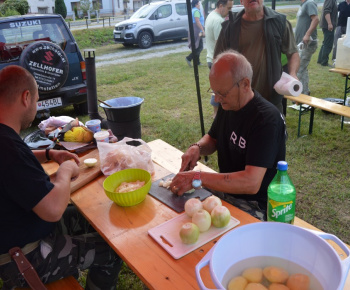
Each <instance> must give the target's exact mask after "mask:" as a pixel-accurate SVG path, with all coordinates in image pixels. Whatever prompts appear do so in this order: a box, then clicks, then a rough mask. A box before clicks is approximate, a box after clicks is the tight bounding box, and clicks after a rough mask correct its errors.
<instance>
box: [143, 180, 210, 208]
mask: <svg viewBox="0 0 350 290" xmlns="http://www.w3.org/2000/svg"><path fill="white" fill-rule="evenodd" d="M174 176H175V174H173V173H172V174H169V175H167V176H165V177H163V178H162V179H159V180H157V181H154V182H152V186H151V189H150V191H149V194H150V195H152V196H153V197H154V198H156V199H158V200H159V201H160V202H162V203H164V204H166V205H167V206H168V207H170V208H171V209H173V210H175V211H176V212H179V213H180V212H183V211H184V210H185V202H186V201H187V200H189V199H190V198H193V197H194V198H199V199H200V200H204V199H206V198H207V197H208V196H211V195H212V194H211V192H210V191H208V190H206V189H204V188H201V189H197V190H195V191H194V192H192V193H185V194H184V195H183V196H177V195H176V194H174V193H172V191H171V190H170V189H167V188H165V187H163V186H159V182H160V181H161V180H167V179H169V178H172V177H174Z"/></svg>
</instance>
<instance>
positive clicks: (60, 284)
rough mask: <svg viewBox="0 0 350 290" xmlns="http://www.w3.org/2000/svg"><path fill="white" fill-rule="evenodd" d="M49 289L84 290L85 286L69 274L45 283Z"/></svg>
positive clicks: (24, 289)
mask: <svg viewBox="0 0 350 290" xmlns="http://www.w3.org/2000/svg"><path fill="white" fill-rule="evenodd" d="M45 287H46V288H47V289H48V290H83V289H84V288H83V287H82V286H81V285H80V284H79V282H78V281H77V280H76V279H75V278H74V277H73V276H69V277H66V278H63V279H61V280H57V281H54V282H51V283H49V284H45ZM16 290H30V288H16Z"/></svg>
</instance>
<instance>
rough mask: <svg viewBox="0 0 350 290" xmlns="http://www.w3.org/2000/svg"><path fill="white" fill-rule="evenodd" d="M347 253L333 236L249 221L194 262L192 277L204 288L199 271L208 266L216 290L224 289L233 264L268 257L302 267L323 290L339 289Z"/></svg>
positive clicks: (349, 262)
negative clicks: (343, 254)
mask: <svg viewBox="0 0 350 290" xmlns="http://www.w3.org/2000/svg"><path fill="white" fill-rule="evenodd" d="M325 239H327V240H332V241H334V242H335V243H336V244H337V245H338V246H339V247H340V248H341V249H342V250H343V251H344V252H345V253H346V255H347V258H346V259H344V260H343V261H342V260H340V258H339V256H338V254H337V252H336V251H335V250H334V249H333V248H332V247H331V246H330V245H329V244H328V243H327V242H326V241H325ZM349 253H350V251H349V249H348V248H347V247H346V245H345V244H344V243H343V242H342V241H341V240H339V239H338V238H337V237H336V236H334V235H330V234H327V233H323V232H317V231H311V230H306V229H303V228H300V227H297V226H293V225H289V224H284V223H276V222H263V223H253V224H249V225H244V226H241V227H239V228H236V229H234V230H232V231H230V232H228V233H227V234H225V235H224V236H223V237H222V238H221V239H220V240H219V241H218V242H217V243H216V244H215V246H214V247H213V248H212V249H211V250H210V251H209V252H208V253H207V254H206V255H205V257H204V258H203V259H202V260H201V261H200V262H199V263H198V264H197V265H196V278H197V282H198V285H199V287H200V288H201V289H208V288H206V287H205V286H204V283H203V281H202V278H201V276H200V270H201V269H202V268H203V267H205V266H207V265H209V269H210V275H211V278H212V280H213V282H214V284H215V286H216V287H217V289H226V287H227V284H228V282H229V280H227V275H226V277H225V274H226V273H227V272H228V271H229V269H232V266H233V265H234V264H236V263H238V262H240V261H242V260H245V259H248V258H252V257H261V256H269V257H277V258H282V259H285V260H288V261H291V262H293V263H296V264H298V265H300V266H302V267H304V268H305V269H306V270H308V271H310V272H311V274H312V275H313V276H314V277H315V278H316V279H317V280H318V281H319V282H320V284H321V285H322V287H323V289H324V290H336V289H338V290H341V289H343V287H344V283H345V280H346V277H347V273H348V271H349V267H350V256H349ZM242 270H243V269H242ZM231 278H233V277H231Z"/></svg>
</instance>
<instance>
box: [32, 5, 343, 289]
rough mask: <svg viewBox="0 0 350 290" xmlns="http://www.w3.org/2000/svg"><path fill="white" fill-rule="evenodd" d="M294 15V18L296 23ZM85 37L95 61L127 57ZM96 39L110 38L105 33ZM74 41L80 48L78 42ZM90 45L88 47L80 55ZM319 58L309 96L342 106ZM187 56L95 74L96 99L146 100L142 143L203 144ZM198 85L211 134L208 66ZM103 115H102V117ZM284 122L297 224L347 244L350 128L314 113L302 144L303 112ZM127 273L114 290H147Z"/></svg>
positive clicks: (337, 81)
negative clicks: (310, 131)
mask: <svg viewBox="0 0 350 290" xmlns="http://www.w3.org/2000/svg"><path fill="white" fill-rule="evenodd" d="M295 12H296V11H294V12H292V13H291V16H290V17H291V20H292V22H293V21H294V20H293V15H295ZM294 19H295V17H294ZM107 30H108V29H107ZM109 30H110V31H111V29H109ZM75 33H77V34H79V33H81V32H74V34H75ZM84 33H85V38H89V39H90V45H91V44H93V43H97V44H95V45H92V46H95V47H97V51H96V55H99V54H102V52H104V53H105V52H108V51H118V50H121V49H122V46H121V45H116V44H111V43H110V39H107V40H104V41H103V43H102V42H100V41H96V42H94V38H90V36H91V35H90V32H89V31H88V32H86V31H84ZM99 33H103V34H105V32H102V30H101V32H99ZM106 34H108V32H106ZM318 36H319V48H320V46H321V41H322V39H323V34H322V32H321V31H320V30H319V32H318ZM109 38H110V35H109ZM77 39H78V43H79V39H80V36H79V35H77ZM104 44H107V45H104ZM79 45H80V43H79ZM85 45H89V43H87V44H84V45H82V46H81V48H82V49H83V48H84V46H85ZM184 45H186V43H184ZM318 51H319V49H318V50H317V52H316V53H315V54H314V55H313V58H312V60H311V63H310V65H309V73H310V90H311V95H312V96H314V97H319V98H327V97H332V98H341V99H342V98H343V97H344V78H343V77H342V76H341V75H339V74H335V73H330V72H329V70H328V68H327V67H321V66H319V65H317V64H316V59H317V56H318ZM187 54H188V53H187V52H186V53H177V54H171V55H168V56H165V57H162V58H154V59H150V60H144V61H138V62H132V63H128V64H122V65H116V66H108V67H103V68H99V69H97V73H96V75H97V93H98V98H99V99H101V100H107V99H110V98H116V97H121V96H138V97H143V98H145V102H144V103H143V104H142V107H141V124H142V138H143V139H144V140H145V141H151V140H154V139H158V138H160V139H163V140H164V141H166V142H168V143H170V144H171V145H173V146H175V147H176V148H178V149H180V150H183V151H184V150H186V149H187V148H188V146H189V145H190V144H192V143H194V142H196V141H197V140H198V139H199V138H201V128H200V122H199V110H198V102H197V94H196V86H195V81H194V73H193V69H191V68H189V67H188V66H187V64H186V62H185V56H186V55H187ZM205 55H206V51H205V50H204V51H203V52H202V54H201V59H202V62H203V63H205ZM199 83H200V92H201V100H202V107H203V115H204V124H205V131H206V132H207V131H208V130H209V128H210V124H211V122H212V120H213V119H212V113H213V110H212V107H211V105H210V103H209V102H210V95H209V94H208V93H207V92H206V91H207V89H208V87H209V81H208V68H207V67H206V66H201V67H199ZM288 105H292V104H291V103H288ZM100 113H101V115H104V112H103V111H102V110H101V111H100ZM52 115H56V116H57V115H71V116H74V112H73V109H72V108H67V109H65V110H53V111H52ZM79 119H80V120H82V121H84V122H85V121H87V120H88V116H79ZM308 120H309V115H305V116H303V118H302V128H301V132H302V134H307V132H308ZM286 122H287V130H288V135H289V137H288V141H287V157H286V161H287V162H288V163H289V174H290V176H291V178H292V180H293V182H294V184H295V187H296V190H297V203H296V214H297V216H298V217H299V218H302V219H303V220H305V221H307V222H309V223H311V224H313V225H314V226H316V227H318V228H319V229H321V230H323V231H325V232H329V233H332V234H334V235H336V236H338V237H339V238H340V239H341V240H343V241H344V242H346V243H348V244H350V214H349V209H350V177H349V176H350V169H349V156H350V145H349V144H350V134H349V133H350V125H344V129H343V130H340V116H338V115H332V114H327V113H324V112H322V111H321V110H316V111H315V120H314V129H313V134H312V135H306V136H303V137H301V138H297V126H298V111H296V110H293V109H291V108H288V109H287V116H286ZM35 125H37V122H36V123H34V126H35ZM27 132H28V131H27ZM216 161H217V158H216V156H210V157H209V160H208V164H207V165H208V166H209V167H211V168H213V169H215V170H218V168H217V165H216V163H217V162H216ZM123 271H124V272H123V276H122V277H121V284H120V286H119V285H118V287H117V289H143V288H144V285H143V284H142V283H141V282H140V281H139V280H138V279H137V277H135V276H134V275H133V274H132V272H131V271H130V270H128V268H127V267H124V269H123ZM126 285H128V286H126Z"/></svg>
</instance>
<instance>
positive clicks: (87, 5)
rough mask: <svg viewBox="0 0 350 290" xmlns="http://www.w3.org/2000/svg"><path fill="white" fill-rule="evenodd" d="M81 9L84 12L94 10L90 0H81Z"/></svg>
mask: <svg viewBox="0 0 350 290" xmlns="http://www.w3.org/2000/svg"><path fill="white" fill-rule="evenodd" d="M80 9H81V11H83V14H84V15H85V14H87V12H88V11H91V10H92V6H91V2H90V0H80Z"/></svg>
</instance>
